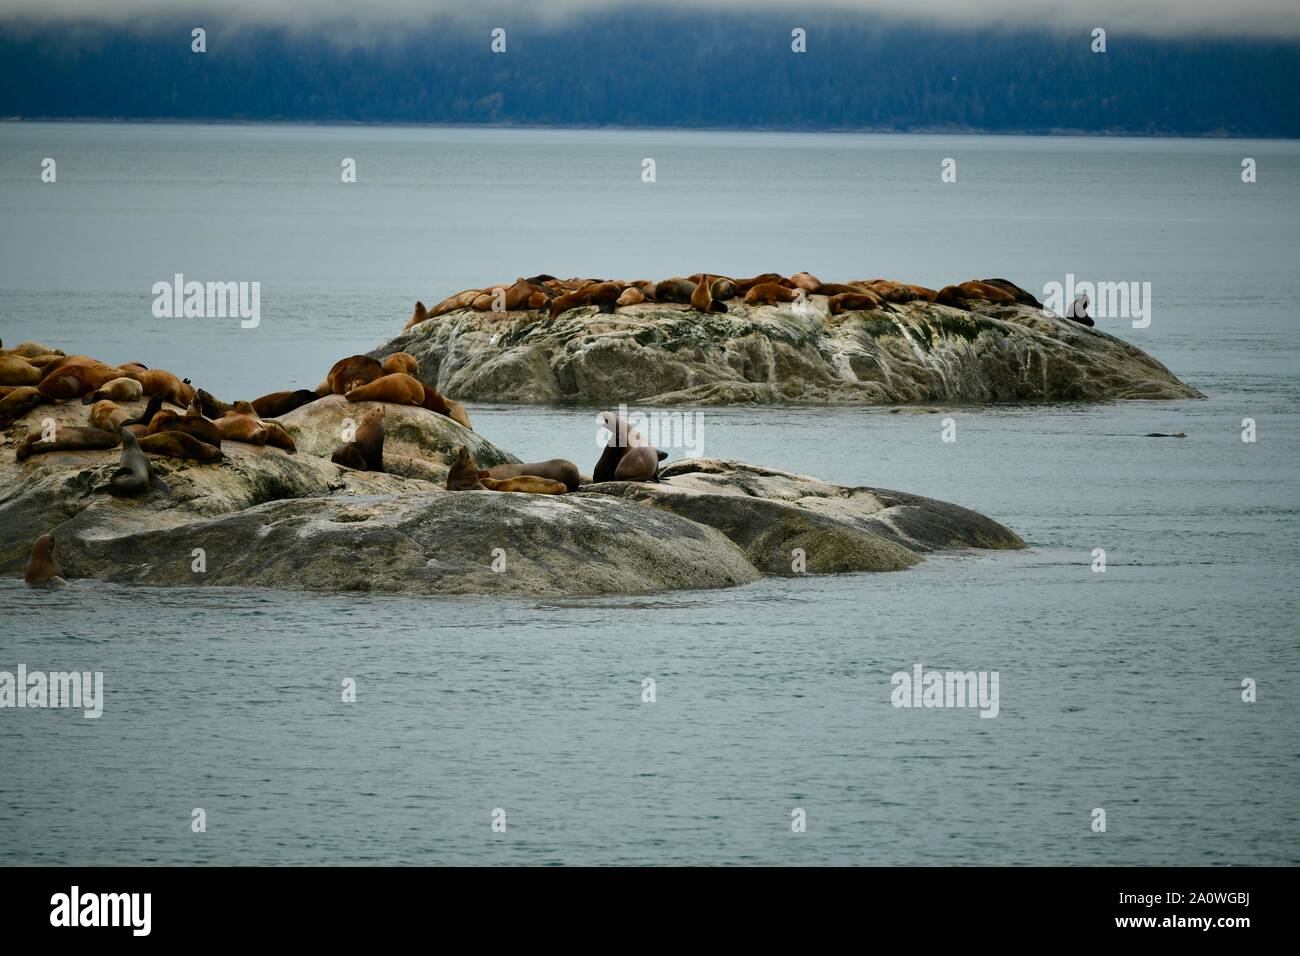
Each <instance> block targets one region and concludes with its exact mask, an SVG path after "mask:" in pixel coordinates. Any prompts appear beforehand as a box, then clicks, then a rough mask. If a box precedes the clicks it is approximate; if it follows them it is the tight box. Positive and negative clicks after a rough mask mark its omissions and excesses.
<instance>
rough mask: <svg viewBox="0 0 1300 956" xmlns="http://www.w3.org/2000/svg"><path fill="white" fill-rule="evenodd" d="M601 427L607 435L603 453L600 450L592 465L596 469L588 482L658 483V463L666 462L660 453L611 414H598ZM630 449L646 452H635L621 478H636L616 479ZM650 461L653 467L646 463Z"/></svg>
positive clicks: (625, 422)
mask: <svg viewBox="0 0 1300 956" xmlns="http://www.w3.org/2000/svg"><path fill="white" fill-rule="evenodd" d="M600 420H601V424H602V425H603V426H604V428H605V430H606V431H607V432H609V433H610V434H609V438H608V440H606V442H605V447H604V449H602V450H601V453H600V458H599V459H598V460H597V462H596V467H595V469H594V470H593V471H592V473H591V480H592V481H597V482H599V481H641V480H649V481H658V480H659V462H660V461H661V460H662V459H664V458H666V457H667V455H666V454H664V453H663V452H659V451H656V450H655V449H654V448H653V447H652V446H651V445H650V443H649V442H648V441H646V440H645V437H644V436H642V434H641V433H640V432H639V431H637V430H636V429H635V428H632V427H631V426H630V425H629V424H628V422H627V420H626V419H625V418H623V417H622V416H621V415H618V414H617V413H615V412H601V413H600ZM633 449H646V450H648V453H647V451H638V452H637V453H636V455H634V456H633V459H632V462H631V463H630V464H629V465H628V467H627V468H626V469H624V470H623V475H624V476H631V475H635V476H636V477H620V473H619V468H620V466H621V465H622V464H623V459H625V458H626V457H627V456H628V454H629V453H630V452H631V451H632V450H633ZM650 459H653V463H650V461H649V460H650Z"/></svg>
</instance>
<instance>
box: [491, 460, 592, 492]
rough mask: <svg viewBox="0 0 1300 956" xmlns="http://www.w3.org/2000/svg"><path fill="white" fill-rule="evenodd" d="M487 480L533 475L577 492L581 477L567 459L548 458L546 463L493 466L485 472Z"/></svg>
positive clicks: (513, 463)
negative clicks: (556, 482)
mask: <svg viewBox="0 0 1300 956" xmlns="http://www.w3.org/2000/svg"><path fill="white" fill-rule="evenodd" d="M487 475H488V477H489V478H500V479H504V478H519V477H522V476H523V475H533V476H535V477H537V478H549V479H550V480H551V481H558V482H560V483H561V484H563V485H564V487H565V489H566V490H568V491H577V490H578V486H579V485H580V484H582V476H581V475H579V474H578V466H577V465H575V464H574V463H573V462H571V461H569V460H568V459H567V458H548V459H547V460H546V461H532V462H525V463H523V464H519V463H515V462H512V463H509V464H505V465H493V466H492V467H491V468H489V469H488V470H487Z"/></svg>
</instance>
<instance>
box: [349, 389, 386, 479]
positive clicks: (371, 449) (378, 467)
mask: <svg viewBox="0 0 1300 956" xmlns="http://www.w3.org/2000/svg"><path fill="white" fill-rule="evenodd" d="M352 443H353V444H355V445H356V446H357V450H358V451H360V452H361V457H362V458H364V459H365V461H366V467H367V468H368V469H369V470H370V471H383V470H384V406H382V405H380V406H378V407H376V408H372V409H371V410H370V411H368V412H366V414H365V416H364V417H363V418H362V419H361V423H360V424H359V425H357V431H356V436H355V437H354V438H353V439H352Z"/></svg>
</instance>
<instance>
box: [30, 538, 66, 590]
mask: <svg viewBox="0 0 1300 956" xmlns="http://www.w3.org/2000/svg"><path fill="white" fill-rule="evenodd" d="M23 580H24V581H26V582H27V586H28V587H29V588H42V587H51V586H58V585H61V584H67V583H68V582H67V581H66V580H64V578H63V569H62V568H60V567H59V565H58V562H56V561H55V560H54V539H53V538H52V537H50V536H49V535H48V534H43V535H41V536H40V537H39V538H37V539H36V541H35V542H34V543H33V544H32V555H31V557H30V558H28V559H27V571H26V573H24V574H23Z"/></svg>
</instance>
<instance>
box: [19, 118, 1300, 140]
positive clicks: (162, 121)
mask: <svg viewBox="0 0 1300 956" xmlns="http://www.w3.org/2000/svg"><path fill="white" fill-rule="evenodd" d="M22 123H32V124H35V123H51V124H53V123H66V124H69V125H71V124H74V123H82V124H91V123H102V124H105V125H121V126H128V125H138V126H308V127H320V128H330V127H340V128H361V129H448V130H555V131H556V132H563V131H571V132H580V131H596V132H625V133H634V132H644V133H789V134H808V135H840V134H847V135H851V136H1005V137H1007V138H1012V137H1017V136H1021V137H1030V138H1044V139H1046V138H1050V137H1061V138H1076V139H1177V140H1235V141H1242V142H1245V141H1250V140H1267V141H1269V142H1300V138H1297V137H1293V136H1281V135H1278V136H1273V135H1257V136H1234V135H1231V134H1229V133H1222V132H1221V133H1200V134H1197V133H1140V132H1134V131H1131V130H1088V129H1045V130H1044V129H1014V130H989V129H980V128H977V127H969V126H956V127H942V128H937V127H917V128H911V129H909V128H898V127H853V128H850V127H839V128H831V127H823V128H800V127H785V126H623V125H618V124H613V123H607V124H597V123H590V124H552V123H417V122H383V121H374V122H367V121H364V120H344V119H338V120H313V119H238V118H230V117H226V118H217V119H187V118H181V117H131V116H3V117H0V125H4V124H7V125H19V124H22Z"/></svg>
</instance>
